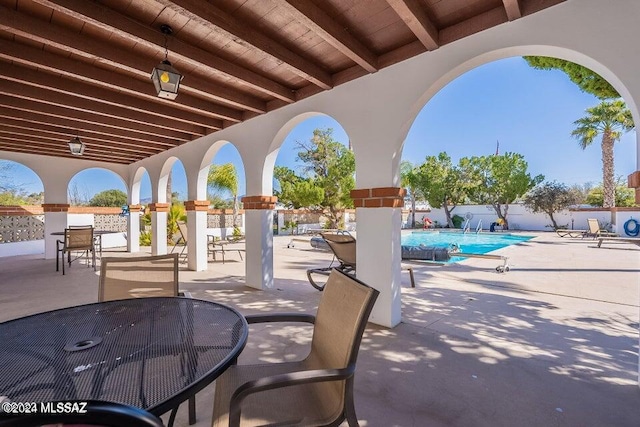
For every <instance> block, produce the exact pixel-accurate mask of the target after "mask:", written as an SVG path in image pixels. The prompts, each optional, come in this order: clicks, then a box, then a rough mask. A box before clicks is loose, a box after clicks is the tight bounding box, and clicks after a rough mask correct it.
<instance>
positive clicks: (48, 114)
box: [0, 0, 564, 164]
mask: <svg viewBox="0 0 640 427" xmlns="http://www.w3.org/2000/svg"><path fill="white" fill-rule="evenodd" d="M562 1H564V0H215V1H214V0H211V1H209V2H207V1H204V0H102V1H94V0H0V150H5V151H16V152H24V153H34V154H45V155H51V156H60V157H71V154H70V153H69V150H68V147H67V142H68V141H69V140H70V139H71V138H73V137H75V136H79V137H80V138H81V139H82V140H83V141H84V142H85V144H86V150H85V153H84V156H83V157H82V158H83V159H90V160H100V161H107V162H114V163H124V164H128V163H132V162H135V161H138V160H141V159H143V158H145V157H148V156H151V155H153V154H156V153H159V152H162V151H164V150H167V149H169V148H171V147H175V146H178V145H180V144H184V143H185V142H188V141H191V140H194V139H197V138H199V137H201V136H203V135H207V134H210V133H212V132H215V131H217V130H220V129H223V128H225V127H228V126H233V125H234V124H237V123H240V122H242V121H244V120H247V119H249V118H251V117H255V116H256V115H259V114H264V113H265V112H268V111H271V110H273V109H276V108H279V107H282V106H284V105H287V104H290V103H293V102H296V101H298V100H300V99H304V98H306V97H308V96H311V95H314V94H316V93H318V92H321V91H324V90H329V89H331V88H332V87H334V86H336V85H339V84H342V83H345V82H347V81H349V80H353V79H356V78H358V77H361V76H364V75H366V74H369V73H375V72H376V71H377V70H379V69H381V68H384V67H387V66H389V65H392V64H394V63H397V62H399V61H402V60H405V59H407V58H410V57H412V56H415V55H418V54H421V53H423V52H426V51H430V50H434V49H438V48H439V47H440V46H443V45H445V44H447V43H450V42H452V41H455V40H458V39H460V38H463V37H467V36H470V35H472V34H474V33H477V32H479V31H482V30H485V29H487V28H490V27H493V26H495V25H500V24H503V23H505V22H507V21H511V20H515V19H519V18H521V17H524V16H526V15H529V14H532V13H535V12H537V11H539V10H542V9H544V8H547V7H550V6H553V5H555V4H557V3H560V2H562ZM162 24H168V25H170V26H171V27H172V28H173V35H171V36H170V37H169V38H168V50H169V53H168V58H169V60H170V61H171V62H172V64H173V66H174V67H175V68H176V69H178V70H179V71H180V72H181V73H182V74H183V75H184V79H183V81H182V85H181V88H180V93H179V95H178V97H177V98H176V99H175V100H173V101H171V100H166V99H160V98H158V97H157V96H156V93H155V91H154V87H153V83H152V82H151V80H150V74H151V70H152V69H153V67H154V66H156V65H157V64H158V63H159V62H160V61H162V60H163V59H164V43H165V38H164V35H163V34H162V33H161V32H160V26H161V25H162Z"/></svg>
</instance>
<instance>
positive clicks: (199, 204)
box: [184, 200, 209, 212]
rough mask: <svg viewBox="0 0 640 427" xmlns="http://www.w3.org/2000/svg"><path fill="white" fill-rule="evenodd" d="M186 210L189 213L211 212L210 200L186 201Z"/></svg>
mask: <svg viewBox="0 0 640 427" xmlns="http://www.w3.org/2000/svg"><path fill="white" fill-rule="evenodd" d="M184 208H185V209H186V210H187V211H196V212H197V211H200V212H202V211H205V212H206V211H208V210H209V201H208V200H185V202H184Z"/></svg>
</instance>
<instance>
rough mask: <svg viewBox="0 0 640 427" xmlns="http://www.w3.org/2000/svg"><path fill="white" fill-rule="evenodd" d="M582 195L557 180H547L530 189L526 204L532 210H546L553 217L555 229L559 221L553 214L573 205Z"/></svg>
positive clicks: (525, 199)
mask: <svg viewBox="0 0 640 427" xmlns="http://www.w3.org/2000/svg"><path fill="white" fill-rule="evenodd" d="M581 197H582V195H581V194H580V193H579V192H577V191H575V190H573V189H571V188H569V187H567V186H566V185H565V184H562V183H559V182H557V181H551V182H545V183H544V184H542V185H539V186H537V187H535V188H534V189H533V190H531V191H529V193H527V195H526V196H525V197H524V200H523V201H524V205H525V206H526V207H527V208H529V210H531V211H532V212H544V213H545V214H547V215H548V216H549V218H550V219H551V224H552V226H553V229H554V230H557V229H558V228H559V227H558V223H557V222H556V220H555V218H554V217H553V214H554V213H556V212H558V211H561V210H563V209H567V208H568V207H569V206H571V205H575V204H577V203H579V202H580V199H581Z"/></svg>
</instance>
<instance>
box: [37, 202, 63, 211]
mask: <svg viewBox="0 0 640 427" xmlns="http://www.w3.org/2000/svg"><path fill="white" fill-rule="evenodd" d="M42 210H43V211H44V212H45V213H46V212H69V204H68V203H43V204H42Z"/></svg>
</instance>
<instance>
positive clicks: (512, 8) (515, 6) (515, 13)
mask: <svg viewBox="0 0 640 427" xmlns="http://www.w3.org/2000/svg"><path fill="white" fill-rule="evenodd" d="M502 4H503V5H504V10H505V11H506V12H507V18H509V21H515V20H516V19H518V18H522V10H521V9H520V3H519V2H518V0H502Z"/></svg>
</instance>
